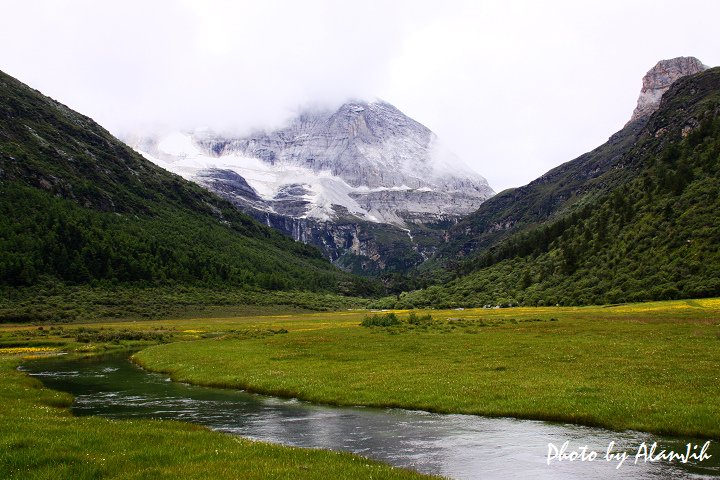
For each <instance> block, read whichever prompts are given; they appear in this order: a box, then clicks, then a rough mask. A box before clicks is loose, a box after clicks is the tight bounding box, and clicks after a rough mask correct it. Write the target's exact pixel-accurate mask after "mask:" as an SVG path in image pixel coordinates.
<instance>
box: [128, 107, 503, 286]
mask: <svg viewBox="0 0 720 480" xmlns="http://www.w3.org/2000/svg"><path fill="white" fill-rule="evenodd" d="M128 143H130V144H131V146H133V147H134V148H136V149H137V150H138V151H140V152H141V153H143V155H145V156H146V157H147V158H148V159H150V160H152V161H154V162H155V163H157V164H158V165H160V166H162V167H164V168H166V169H168V170H170V171H173V172H175V173H178V174H180V175H182V176H184V177H185V178H188V179H191V180H194V181H196V182H198V183H200V184H202V185H204V186H206V187H208V188H209V189H211V190H213V191H215V192H217V193H220V194H221V195H223V196H224V197H226V198H228V199H229V200H231V201H232V202H234V203H235V204H236V205H237V206H238V207H240V208H241V209H242V210H244V211H246V212H247V213H250V214H251V215H253V216H254V217H255V218H258V219H259V220H261V221H263V222H264V223H266V224H267V225H269V226H272V227H274V228H276V229H278V230H280V231H282V232H283V233H285V234H287V235H290V236H292V237H293V238H294V239H295V240H299V241H303V242H306V243H310V244H313V245H316V246H318V247H319V248H320V249H321V250H322V251H323V252H324V253H325V255H326V256H327V257H328V258H330V259H331V260H333V261H335V262H337V263H339V264H341V265H344V266H346V267H347V268H349V269H351V270H354V271H356V272H363V271H364V272H376V271H379V270H383V269H388V268H390V269H391V270H406V269H408V268H411V267H412V266H415V265H417V264H418V263H420V262H422V261H423V260H424V259H425V258H427V257H428V256H429V255H431V254H432V253H433V252H434V249H435V247H436V246H437V245H438V244H439V243H441V242H442V237H443V234H444V229H445V228H446V227H447V226H449V225H451V224H452V223H454V222H455V221H457V219H459V218H460V216H462V215H464V214H468V213H470V212H472V211H474V210H476V209H477V208H478V206H479V205H480V204H482V203H483V202H484V201H485V200H486V199H487V198H489V197H491V196H492V195H493V194H494V192H493V191H492V189H491V188H490V186H489V185H488V183H487V181H486V180H485V179H484V178H483V177H481V176H480V175H478V174H477V173H475V172H473V171H472V170H471V169H469V168H468V167H467V166H465V165H464V164H463V163H462V161H461V160H460V159H459V158H457V157H456V156H455V155H453V154H452V153H451V152H449V151H448V150H447V149H446V148H444V147H443V145H442V144H441V142H440V141H439V140H438V138H437V137H436V136H435V134H433V133H432V132H431V131H430V130H429V129H428V128H426V127H425V126H423V125H421V124H420V123H418V122H416V121H415V120H413V119H411V118H409V117H407V116H406V115H404V114H403V113H402V112H400V111H399V110H398V109H397V108H395V107H393V106H392V105H390V104H388V103H385V102H381V101H376V102H362V101H354V102H350V103H346V104H344V105H342V106H341V107H340V108H339V109H337V110H313V111H306V112H303V113H301V114H300V115H299V116H297V117H296V118H295V119H294V120H292V121H291V122H290V123H289V124H288V125H287V126H285V127H284V128H282V129H279V130H276V131H272V132H259V133H256V134H254V135H250V136H247V137H233V136H227V135H218V134H216V133H213V132H209V131H197V132H192V133H180V132H175V133H171V134H169V135H161V136H153V137H147V138H142V139H139V140H134V141H129V142H128ZM352 256H357V257H360V260H358V259H355V258H352ZM349 265H352V267H350V266H349Z"/></svg>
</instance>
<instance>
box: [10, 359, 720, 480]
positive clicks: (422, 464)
mask: <svg viewBox="0 0 720 480" xmlns="http://www.w3.org/2000/svg"><path fill="white" fill-rule="evenodd" d="M23 369H24V370H27V371H28V372H29V373H30V374H31V375H33V376H36V377H37V378H39V379H40V380H42V382H43V383H44V384H45V385H47V386H48V387H50V388H54V389H57V390H63V391H67V392H70V393H72V394H74V395H75V396H76V400H75V403H74V405H73V407H72V410H73V412H74V413H75V414H76V415H102V416H105V417H111V418H130V417H144V418H164V419H175V420H183V421H188V422H194V423H198V424H202V425H206V426H208V427H210V428H212V429H215V430H221V431H224V432H229V433H233V434H237V435H242V436H244V437H249V438H253V439H257V440H263V441H268V442H275V443H282V444H286V445H294V446H299V447H314V448H327V449H334V450H346V451H351V452H354V453H358V454H360V455H365V456H367V457H371V458H375V459H378V460H382V461H385V462H388V463H391V464H393V465H397V466H402V467H410V468H413V469H416V470H418V471H421V472H425V473H434V474H440V475H445V476H448V477H452V478H458V479H477V478H482V479H494V478H498V479H506V478H532V479H574V478H584V479H606V478H638V479H659V478H706V477H714V476H720V462H719V461H718V460H720V448H718V446H717V445H715V444H714V443H713V444H711V447H710V450H709V453H710V454H712V455H713V457H712V458H711V459H710V460H706V461H703V462H701V463H698V462H695V463H694V464H690V463H688V464H686V465H683V464H680V463H678V462H674V463H672V464H668V463H667V462H666V463H664V464H660V463H643V462H642V461H641V462H640V463H639V464H637V465H636V464H634V463H633V461H634V457H633V455H634V454H635V453H636V451H637V448H638V446H639V445H640V444H641V443H642V442H648V443H652V442H654V441H657V442H658V443H659V444H660V445H661V447H662V448H668V449H676V450H681V451H684V450H685V448H684V444H685V443H687V442H694V443H700V444H702V443H704V442H702V441H698V440H693V439H668V438H660V437H656V436H652V435H649V434H643V433H638V432H612V431H608V430H603V429H598V428H589V427H581V426H576V425H561V424H553V423H547V422H539V421H530V420H515V419H507V418H484V417H478V416H471V415H438V414H431V413H427V412H418V411H407V410H400V409H385V410H383V409H372V408H336V407H327V406H321V405H314V404H310V403H306V402H301V401H298V400H285V399H278V398H273V397H266V396H262V395H254V394H248V393H245V392H240V391H234V390H224V389H214V388H206V387H196V386H192V385H186V384H182V383H176V382H170V381H169V379H168V378H167V377H165V376H163V375H158V374H153V373H148V372H145V371H143V370H142V369H140V368H138V367H136V366H135V365H133V364H132V363H131V362H129V361H128V360H127V359H126V358H125V357H124V356H117V355H116V356H109V357H100V358H93V359H82V360H67V359H45V360H37V361H33V362H31V363H28V364H27V365H26V366H24V367H23ZM565 441H569V442H570V446H571V447H572V448H579V447H581V446H584V445H587V446H588V449H589V450H595V451H597V452H598V458H597V459H595V460H594V461H593V462H581V461H579V460H578V461H574V462H569V461H563V462H560V463H558V462H553V463H552V464H551V465H547V463H546V460H547V452H548V443H554V444H555V445H557V446H558V447H559V446H560V445H562V443H563V442H565ZM611 441H614V442H615V444H616V447H615V450H616V451H622V449H626V450H627V451H628V452H629V453H630V455H631V456H630V458H628V459H627V460H626V461H625V463H624V464H623V465H622V466H621V467H620V468H616V466H617V462H615V461H606V460H604V454H605V451H606V450H607V447H608V444H609V443H610V442H611Z"/></svg>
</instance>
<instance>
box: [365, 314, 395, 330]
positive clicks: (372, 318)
mask: <svg viewBox="0 0 720 480" xmlns="http://www.w3.org/2000/svg"><path fill="white" fill-rule="evenodd" d="M360 325H362V326H363V327H392V326H393V325H400V319H399V318H398V317H397V315H395V314H394V313H388V314H387V315H366V316H365V318H364V319H363V321H362V323H360Z"/></svg>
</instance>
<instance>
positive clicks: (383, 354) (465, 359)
mask: <svg viewBox="0 0 720 480" xmlns="http://www.w3.org/2000/svg"><path fill="white" fill-rule="evenodd" d="M431 314H432V316H433V320H432V321H429V322H428V321H425V322H423V321H419V322H416V324H410V323H408V322H407V321H406V316H407V313H406V312H398V316H399V317H400V319H401V322H400V324H399V325H395V326H389V327H362V326H360V325H359V324H360V322H361V320H362V319H363V316H364V314H361V313H353V312H342V313H338V314H316V315H310V316H299V317H272V318H257V319H250V320H242V319H217V320H208V319H205V320H202V321H199V322H198V324H196V325H195V327H196V328H198V330H199V331H198V332H197V335H198V336H207V337H214V338H205V339H199V340H198V341H194V342H182V343H171V344H168V345H160V346H155V347H151V348H148V349H146V350H143V351H141V352H138V353H137V354H136V355H135V358H136V360H137V361H138V362H139V363H140V364H142V365H143V366H145V367H147V368H149V369H151V370H155V371H162V372H165V373H168V374H170V375H171V376H172V378H174V379H175V380H180V381H187V382H191V383H196V384H203V385H214V386H226V387H239V388H246V389H249V390H253V391H257V392H265V393H269V394H275V395H283V396H292V397H299V398H303V399H307V400H311V401H317V402H324V403H331V404H343V405H370V406H398V407H406V408H417V409H423V410H430V411H437V412H457V413H472V414H482V415H493V416H514V417H520V418H533V419H547V420H558V421H565V422H574V423H580V424H586V425H597V426H604V427H608V428H612V429H619V430H622V429H637V430H642V431H649V432H656V433H661V434H670V435H680V436H702V437H711V438H720V404H719V403H718V402H717V399H718V398H720V368H719V367H720V348H719V347H720V300H717V299H710V300H697V301H677V302H656V303H647V304H635V305H621V306H615V307H580V308H556V307H552V308H550V307H548V308H516V309H502V310H482V309H476V310H464V311H434V312H431ZM185 322H189V321H185ZM183 325H185V326H188V325H190V323H187V324H183ZM240 326H242V328H241V329H238V328H239V327H240Z"/></svg>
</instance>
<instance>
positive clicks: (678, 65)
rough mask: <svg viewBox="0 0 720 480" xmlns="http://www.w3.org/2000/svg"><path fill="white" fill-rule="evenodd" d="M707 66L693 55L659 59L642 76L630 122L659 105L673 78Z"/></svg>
mask: <svg viewBox="0 0 720 480" xmlns="http://www.w3.org/2000/svg"><path fill="white" fill-rule="evenodd" d="M707 68H708V67H707V66H705V65H703V63H702V62H701V61H700V60H698V59H697V58H695V57H677V58H672V59H670V60H661V61H659V62H658V63H657V64H656V65H655V66H654V67H653V68H651V69H650V70H649V71H648V72H647V73H646V74H645V76H644V77H643V80H642V89H641V90H640V96H639V97H638V101H637V107H635V110H634V111H633V114H632V117H631V118H630V122H634V121H635V120H638V119H640V118H643V117H647V116H649V115H650V114H652V113H653V112H655V111H656V110H657V109H658V107H660V99H661V98H662V96H663V93H665V92H667V90H668V88H670V85H672V84H673V82H675V80H677V79H678V78H682V77H686V76H688V75H694V74H696V73H700V72H702V71H704V70H706V69H707ZM630 122H628V123H630Z"/></svg>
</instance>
